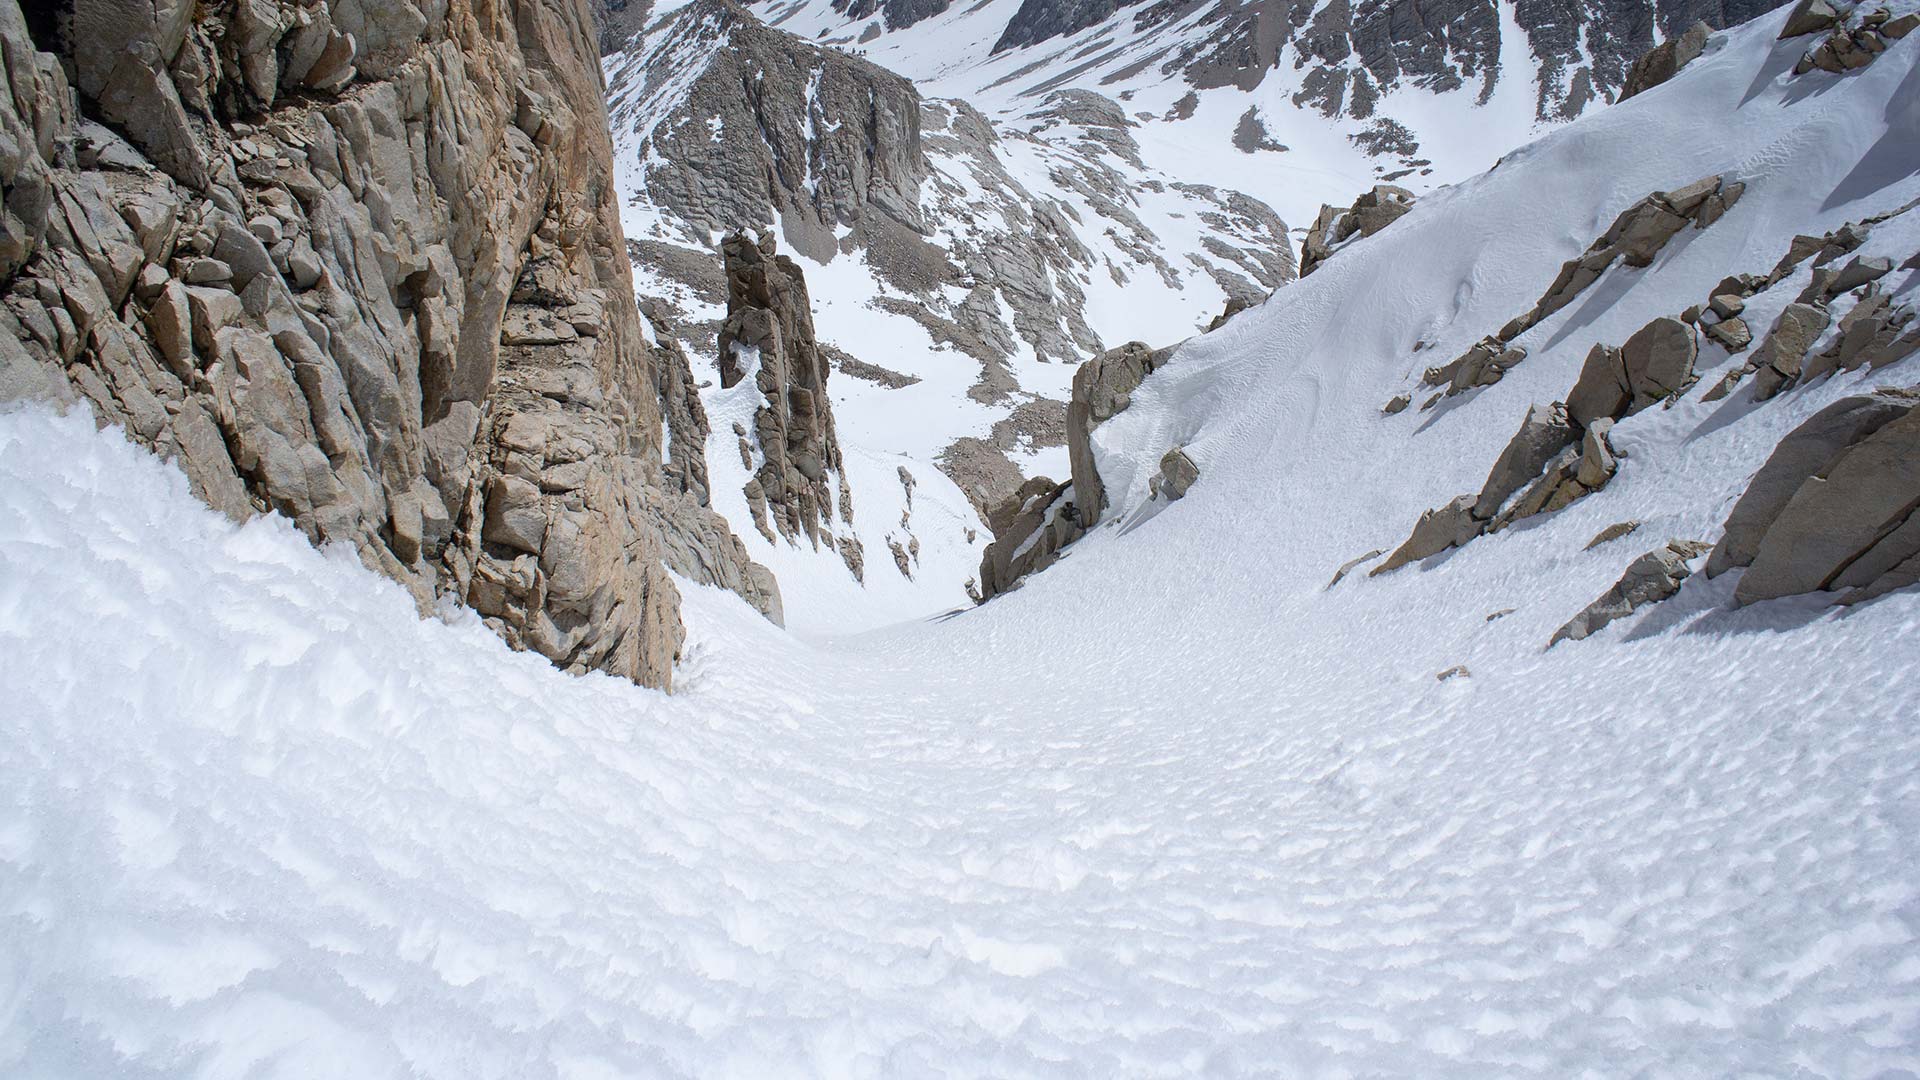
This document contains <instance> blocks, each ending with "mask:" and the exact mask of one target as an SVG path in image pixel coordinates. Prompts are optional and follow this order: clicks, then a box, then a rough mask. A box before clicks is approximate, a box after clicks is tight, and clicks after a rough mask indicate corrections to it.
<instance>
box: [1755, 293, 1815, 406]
mask: <svg viewBox="0 0 1920 1080" xmlns="http://www.w3.org/2000/svg"><path fill="white" fill-rule="evenodd" d="M1832 318H1833V317H1832V315H1831V314H1829V313H1828V311H1827V309H1826V308H1825V307H1821V306H1818V305H1814V304H1802V303H1793V304H1788V305H1787V306H1786V307H1785V308H1784V309H1782V310H1781V312H1780V317H1779V318H1777V319H1775V320H1774V322H1773V329H1771V330H1769V331H1767V337H1766V340H1764V341H1762V342H1761V343H1760V347H1759V348H1758V349H1755V350H1754V352H1753V359H1752V360H1751V361H1749V362H1748V365H1747V367H1748V370H1750V371H1753V372H1754V373H1755V375H1754V380H1753V399H1754V400H1755V401H1765V400H1767V399H1768V398H1770V397H1773V396H1774V395H1775V394H1778V393H1779V392H1780V391H1781V390H1783V389H1785V388H1786V387H1788V386H1790V385H1792V384H1793V383H1794V382H1795V381H1796V380H1797V379H1799V377H1800V367H1801V364H1802V362H1803V361H1804V360H1805V359H1806V355H1807V350H1808V349H1810V348H1812V347H1813V343H1814V341H1815V340H1817V339H1818V338H1819V337H1820V335H1821V334H1823V333H1825V332H1826V329H1827V325H1828V324H1829V323H1830V322H1831V321H1832Z"/></svg>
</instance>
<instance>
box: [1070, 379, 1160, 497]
mask: <svg viewBox="0 0 1920 1080" xmlns="http://www.w3.org/2000/svg"><path fill="white" fill-rule="evenodd" d="M1170 355H1172V350H1170V349H1152V348H1148V347H1147V345H1146V344H1145V343H1143V342H1138V341H1130V342H1128V343H1127V344H1125V345H1122V346H1120V347H1119V348H1116V349H1108V350H1107V351H1106V352H1103V353H1101V354H1100V355H1099V356H1096V357H1094V358H1093V359H1091V360H1089V361H1087V362H1086V363H1084V364H1081V365H1080V369H1079V370H1078V371H1075V372H1074V373H1073V400H1072V401H1070V402H1068V404H1067V460H1068V462H1069V464H1070V465H1071V466H1072V469H1073V490H1074V503H1075V505H1076V506H1078V507H1079V515H1080V523H1081V525H1082V527H1084V528H1089V529H1090V528H1092V527H1093V526H1094V525H1095V524H1097V523H1098V522H1099V521H1100V515H1101V514H1102V513H1103V512H1104V511H1105V510H1106V507H1107V489H1106V485H1105V484H1104V483H1102V482H1101V479H1100V467H1099V465H1098V464H1097V463H1096V462H1095V461H1094V458H1093V429H1094V428H1097V427H1099V426H1100V425H1101V424H1103V423H1105V422H1106V421H1108V420H1110V419H1112V418H1113V417H1114V416H1115V415H1116V414H1118V413H1119V412H1120V411H1121V410H1123V409H1125V408H1126V407H1127V406H1128V405H1130V404H1132V403H1133V392H1134V391H1135V390H1137V389H1139V388H1140V383H1141V382H1142V381H1144V380H1145V379H1146V377H1147V376H1148V375H1150V374H1152V373H1153V371H1154V370H1155V369H1156V368H1158V367H1159V366H1160V365H1161V364H1164V363H1166V362H1167V357H1169V356H1170Z"/></svg>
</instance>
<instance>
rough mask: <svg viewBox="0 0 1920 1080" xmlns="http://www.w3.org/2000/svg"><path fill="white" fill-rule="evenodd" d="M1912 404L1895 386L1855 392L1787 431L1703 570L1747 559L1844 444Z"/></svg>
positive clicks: (1714, 573) (1721, 569)
mask: <svg viewBox="0 0 1920 1080" xmlns="http://www.w3.org/2000/svg"><path fill="white" fill-rule="evenodd" d="M1914 405H1915V399H1914V398H1913V397H1911V396H1909V395H1906V394H1902V393H1897V392H1895V393H1889V392H1879V393H1871V394H1857V395H1854V396H1851V397H1845V398H1841V399H1840V400H1839V401H1836V402H1834V403H1833V404H1831V405H1828V406H1827V407H1826V408H1824V409H1821V410H1820V411H1819V412H1817V413H1814V414H1813V415H1812V416H1811V417H1809V418H1808V419H1807V420H1805V421H1804V422H1802V423H1801V424H1800V426H1799V427H1796V428H1794V429H1793V430H1792V431H1790V432H1788V433H1787V435H1786V436H1785V437H1784V438H1782V439H1781V440H1780V442H1779V444H1778V445H1776V446H1775V447H1774V448H1773V452H1772V453H1771V454H1769V455H1768V456H1767V460H1766V462H1765V463H1764V464H1763V465H1761V466H1760V470H1759V471H1758V472H1756V473H1754V475H1753V478H1752V479H1751V480H1749V481H1747V489H1746V491H1745V492H1744V493H1743V494H1742V495H1741V496H1740V499H1739V501H1737V502H1735V503H1734V506H1733V510H1732V511H1731V512H1730V513H1729V514H1728V515H1727V524H1726V528H1725V531H1724V532H1723V533H1722V535H1721V538H1720V541H1719V543H1717V544H1715V545H1714V548H1713V556H1712V557H1711V558H1710V559H1708V560H1707V568H1706V571H1707V576H1708V577H1718V576H1720V575H1721V574H1724V573H1726V572H1727V571H1728V570H1732V569H1734V568H1736V567H1741V566H1749V565H1751V564H1752V563H1753V560H1754V557H1755V556H1756V555H1757V554H1759V551H1760V543H1761V541H1762V540H1763V539H1765V537H1766V534H1767V532H1768V530H1770V529H1771V528H1772V527H1773V523H1774V521H1775V520H1776V519H1777V518H1778V517H1779V516H1780V513H1781V511H1783V510H1785V509H1786V506H1787V503H1788V502H1789V501H1791V500H1792V498H1793V496H1794V495H1795V493H1797V492H1798V491H1799V490H1800V488H1801V487H1802V486H1803V485H1804V484H1805V483H1806V482H1807V481H1808V480H1810V479H1813V478H1815V477H1821V476H1825V475H1826V474H1827V473H1828V472H1829V471H1830V470H1831V469H1832V467H1833V465H1834V463H1835V462H1837V461H1838V460H1839V458H1840V456H1841V455H1842V454H1844V453H1845V452H1846V451H1847V449H1848V448H1849V447H1851V446H1853V445H1854V444H1856V443H1858V442H1860V441H1861V440H1863V439H1865V438H1867V437H1868V436H1871V435H1872V434H1873V433H1874V432H1876V431H1879V430H1880V429H1881V428H1883V427H1885V426H1886V425H1887V424H1889V423H1891V422H1893V421H1894V420H1897V419H1899V418H1901V417H1903V416H1905V415H1907V414H1908V413H1909V412H1911V411H1912V410H1913V408H1914Z"/></svg>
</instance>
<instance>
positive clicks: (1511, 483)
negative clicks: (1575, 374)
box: [1473, 403, 1580, 519]
mask: <svg viewBox="0 0 1920 1080" xmlns="http://www.w3.org/2000/svg"><path fill="white" fill-rule="evenodd" d="M1579 437H1580V434H1579V432H1578V431H1577V430H1575V428H1574V426H1573V425H1572V424H1571V423H1570V422H1568V419H1567V413H1566V409H1565V408H1563V407H1561V406H1560V405H1559V404H1558V403H1555V404H1554V405H1552V406H1540V405H1532V406H1528V408H1527V415H1526V417H1525V418H1524V419H1522V420H1521V421H1520V430H1519V431H1516V432H1514V435H1513V438H1511V439H1509V440H1508V441H1507V446H1506V449H1504V450H1502V451H1501V452H1500V457H1499V458H1498V459H1496V460H1495V461H1494V463H1493V469H1492V471H1490V472H1489V473H1488V474H1487V482H1486V484H1485V485H1484V486H1482V487H1481V489H1480V494H1479V496H1478V497H1477V498H1476V499H1475V500H1474V503H1473V513H1474V516H1475V517H1478V518H1482V519H1492V518H1493V516H1494V515H1496V514H1498V513H1499V512H1500V508H1501V507H1502V506H1505V505H1506V502H1507V500H1508V499H1510V498H1512V497H1513V494H1514V492H1516V491H1519V490H1520V489H1521V488H1523V487H1526V486H1527V485H1528V484H1531V483H1532V482H1533V481H1534V480H1535V478H1537V477H1538V476H1539V475H1540V472H1541V470H1542V469H1545V468H1546V467H1547V463H1548V462H1550V461H1552V460H1553V459H1554V457H1555V456H1557V455H1558V454H1559V453H1560V452H1561V451H1562V450H1564V449H1566V448H1567V447H1568V446H1571V445H1572V444H1573V443H1574V441H1575V440H1577V439H1578V438H1579Z"/></svg>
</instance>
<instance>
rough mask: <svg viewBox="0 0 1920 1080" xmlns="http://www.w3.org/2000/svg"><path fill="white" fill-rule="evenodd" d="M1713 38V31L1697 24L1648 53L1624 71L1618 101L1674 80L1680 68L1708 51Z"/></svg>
mask: <svg viewBox="0 0 1920 1080" xmlns="http://www.w3.org/2000/svg"><path fill="white" fill-rule="evenodd" d="M1712 35H1713V28H1712V27H1709V26H1708V25H1707V24H1706V23H1704V22H1698V21H1696V22H1695V23H1694V24H1693V25H1692V26H1690V27H1688V28H1687V29H1686V31H1685V32H1684V33H1681V34H1679V35H1677V36H1674V37H1670V38H1668V39H1667V40H1665V41H1663V42H1661V43H1660V44H1658V45H1655V46H1654V47H1653V48H1651V49H1649V50H1647V52H1646V53H1645V55H1643V56H1641V57H1640V59H1638V60H1636V61H1634V63H1633V67H1631V68H1629V69H1628V70H1627V80H1626V82H1625V83H1624V84H1623V85H1622V86H1621V88H1620V97H1619V98H1618V100H1619V101H1625V100H1627V99H1628V98H1630V97H1633V96H1634V95H1636V94H1640V93H1644V92H1646V91H1648V90H1651V89H1653V88H1654V87H1656V86H1659V85H1660V84H1661V83H1664V82H1666V81H1667V80H1668V79H1671V78H1673V77H1674V76H1675V75H1676V74H1678V73H1679V71H1680V69H1681V68H1684V67H1686V66H1687V65H1688V64H1691V63H1693V61H1694V60H1696V59H1698V58H1699V56H1700V53H1701V52H1702V51H1703V50H1705V49H1706V47H1707V39H1708V38H1709V37H1711V36H1712Z"/></svg>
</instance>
